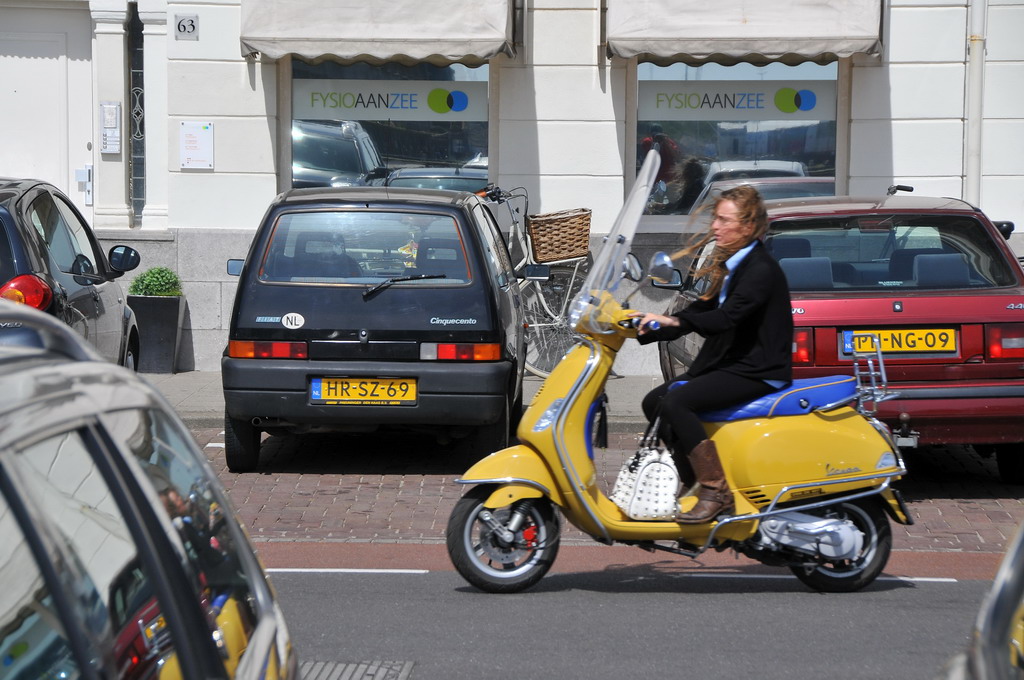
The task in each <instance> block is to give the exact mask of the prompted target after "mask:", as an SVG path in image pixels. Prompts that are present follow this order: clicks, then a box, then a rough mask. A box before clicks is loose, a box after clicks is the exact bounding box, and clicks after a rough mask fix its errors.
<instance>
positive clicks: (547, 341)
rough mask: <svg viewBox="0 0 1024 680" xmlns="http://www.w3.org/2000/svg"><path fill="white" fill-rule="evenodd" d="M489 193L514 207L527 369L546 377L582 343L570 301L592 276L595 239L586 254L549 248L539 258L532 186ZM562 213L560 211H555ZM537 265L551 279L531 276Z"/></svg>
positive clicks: (511, 244)
mask: <svg viewBox="0 0 1024 680" xmlns="http://www.w3.org/2000/svg"><path fill="white" fill-rule="evenodd" d="M484 195H485V197H486V198H487V199H488V200H489V201H492V202H493V203H496V204H499V205H504V206H506V207H507V208H508V211H509V216H510V218H511V220H512V224H511V230H510V232H509V237H508V248H509V253H510V254H511V255H512V261H513V262H515V263H516V265H515V266H514V267H513V270H514V271H515V272H516V275H517V277H519V279H518V280H519V286H520V292H521V293H522V299H523V314H524V319H525V322H526V370H527V371H529V372H530V373H532V374H533V375H535V376H537V377H540V378H546V377H548V375H550V374H551V371H552V370H554V368H555V366H556V365H557V364H558V362H559V361H561V359H562V357H563V356H565V353H566V352H568V351H569V350H570V349H571V348H572V347H573V345H575V344H576V333H575V332H574V331H573V329H572V328H571V327H570V326H569V321H568V317H569V305H570V304H571V303H572V300H573V298H575V297H576V294H577V293H578V292H579V290H580V288H582V287H583V281H584V280H585V279H586V278H587V273H588V272H589V271H590V265H591V264H592V263H593V257H592V255H591V254H590V249H589V241H588V243H587V246H586V254H585V255H576V254H573V256H572V257H560V256H559V255H558V254H557V253H555V254H554V255H552V253H551V252H548V253H547V254H545V255H542V256H541V257H538V256H537V250H538V249H537V246H538V243H536V242H535V239H534V238H533V236H532V235H531V234H530V230H529V228H526V227H524V224H525V220H524V216H526V215H528V214H529V212H528V208H529V196H528V195H527V192H526V189H524V188H523V187H516V188H515V189H513V190H512V191H505V190H503V189H501V188H500V187H496V186H489V187H488V188H487V189H486V190H485V194H484ZM520 201H521V205H520ZM574 212H575V211H574ZM585 212H586V219H587V224H586V238H587V239H589V234H590V227H589V215H590V211H589V210H587V211H585ZM558 214H560V213H552V215H558ZM543 217H545V216H537V215H535V216H532V219H537V218H543ZM577 228H579V227H578V225H577ZM580 233H582V232H580ZM575 252H579V250H578V249H577V250H576V251H575ZM532 264H545V265H548V267H549V268H550V275H549V276H548V277H547V279H546V280H537V279H531V278H528V277H527V276H525V274H524V273H523V268H524V266H526V265H532Z"/></svg>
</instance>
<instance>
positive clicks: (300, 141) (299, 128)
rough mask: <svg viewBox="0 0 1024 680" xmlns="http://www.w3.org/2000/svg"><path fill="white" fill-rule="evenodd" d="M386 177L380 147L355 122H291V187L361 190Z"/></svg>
mask: <svg viewBox="0 0 1024 680" xmlns="http://www.w3.org/2000/svg"><path fill="white" fill-rule="evenodd" d="M385 174H386V170H385V168H384V163H383V161H382V160H381V158H380V154H379V153H378V152H377V146H376V144H374V142H373V139H372V138H371V137H370V135H369V134H368V133H367V132H366V130H365V129H364V128H363V126H362V125H360V124H359V123H358V122H356V121H308V120H296V121H293V122H292V186H293V187H296V188H301V187H329V186H359V185H365V184H368V183H370V182H371V181H372V180H374V179H379V178H381V177H383V176H384V175H385Z"/></svg>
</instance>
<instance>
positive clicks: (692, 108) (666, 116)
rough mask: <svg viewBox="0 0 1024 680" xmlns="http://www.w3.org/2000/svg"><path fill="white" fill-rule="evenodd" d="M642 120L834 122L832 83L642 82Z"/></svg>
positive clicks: (639, 104) (834, 94)
mask: <svg viewBox="0 0 1024 680" xmlns="http://www.w3.org/2000/svg"><path fill="white" fill-rule="evenodd" d="M637 109H638V110H637V115H638V118H639V119H640V120H712V121H748V120H835V118H836V84H835V82H834V81H830V80H813V81H800V82H787V81H781V80H776V81H771V80H730V81H713V82H706V81H700V80H687V81H671V80H642V81H640V83H639V93H638V102H637Z"/></svg>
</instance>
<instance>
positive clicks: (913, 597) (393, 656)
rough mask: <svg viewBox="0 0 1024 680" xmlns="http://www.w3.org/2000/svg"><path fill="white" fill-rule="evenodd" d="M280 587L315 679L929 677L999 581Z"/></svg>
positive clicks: (582, 579) (397, 581) (318, 583)
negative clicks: (512, 588)
mask: <svg viewBox="0 0 1024 680" xmlns="http://www.w3.org/2000/svg"><path fill="white" fill-rule="evenodd" d="M272 579H273V581H274V583H275V586H276V588H277V590H278V593H279V595H280V599H281V602H282V607H283V609H284V612H285V616H286V618H287V620H288V622H289V627H290V630H291V632H292V634H293V636H294V641H295V644H296V648H297V650H298V653H299V659H300V664H301V665H302V666H303V669H304V670H306V671H307V673H306V675H305V677H306V678H307V680H308V679H310V678H313V677H329V674H330V672H332V671H334V672H339V675H338V677H345V676H344V675H341V673H343V672H344V670H349V671H350V672H351V671H353V670H354V669H358V668H359V667H360V664H363V666H362V667H363V668H364V669H366V668H371V667H372V668H374V669H375V671H376V672H375V673H374V674H373V676H371V675H370V674H369V673H367V674H365V675H355V677H359V678H363V677H377V678H409V679H410V680H460V679H466V680H478V679H479V678H484V677H488V678H508V679H533V678H536V679H537V680H541V679H543V680H550V679H551V678H588V679H590V678H592V679H593V680H612V679H614V680H621V679H622V678H633V677H640V678H659V677H661V678H682V677H700V678H742V677H756V678H761V679H763V680H770V679H773V678H778V679H779V680H790V679H791V678H794V677H796V678H812V677H842V678H844V679H847V680H851V679H860V678H863V679H864V680H868V679H871V680H875V679H877V678H886V677H897V678H901V680H915V679H917V678H920V679H922V680H924V679H927V678H934V677H935V676H936V673H937V672H939V670H940V669H941V667H942V665H943V663H945V662H946V660H947V659H948V658H949V656H951V655H952V654H953V653H955V652H956V651H958V650H959V649H961V648H962V647H963V646H964V644H965V643H966V641H967V634H968V631H969V630H970V627H971V624H972V622H973V615H974V612H976V611H977V607H978V604H979V603H980V601H981V598H982V596H983V592H984V590H985V587H986V584H985V583H983V582H980V581H959V582H950V581H937V582H935V581H911V580H900V579H893V578H883V579H880V580H879V581H877V582H876V583H875V584H873V585H872V586H870V587H869V588H868V589H866V590H864V591H861V592H859V593H852V594H843V595H822V594H818V593H812V592H810V591H808V590H807V589H806V588H805V587H804V586H802V585H801V584H800V583H799V582H798V581H797V580H796V579H794V578H792V577H787V576H782V575H779V576H766V575H747V576H744V575H729V576H711V577H708V576H701V575H697V574H692V573H691V574H676V575H665V574H656V573H654V571H653V570H652V569H651V568H650V567H649V566H644V567H632V566H631V567H627V568H623V569H619V570H611V571H602V572H593V573H584V574H579V573H575V574H569V573H562V574H552V575H549V576H548V577H547V578H546V579H544V580H543V581H542V582H541V583H540V584H539V585H538V586H537V587H536V588H535V589H533V590H531V591H529V592H527V593H522V594H517V595H488V594H483V593H480V592H478V591H476V590H474V589H472V588H470V587H469V586H467V585H466V584H465V583H464V582H463V581H462V580H461V579H460V578H459V577H458V576H457V575H456V574H453V573H450V572H425V573H408V572H402V573H398V572H390V573H380V572H377V573H337V572H335V573H294V572H275V573H273V574H272ZM313 669H316V670H318V671H320V672H321V673H322V675H319V676H317V675H314V674H313V673H310V672H308V671H310V670H313ZM339 669H343V670H341V671H339Z"/></svg>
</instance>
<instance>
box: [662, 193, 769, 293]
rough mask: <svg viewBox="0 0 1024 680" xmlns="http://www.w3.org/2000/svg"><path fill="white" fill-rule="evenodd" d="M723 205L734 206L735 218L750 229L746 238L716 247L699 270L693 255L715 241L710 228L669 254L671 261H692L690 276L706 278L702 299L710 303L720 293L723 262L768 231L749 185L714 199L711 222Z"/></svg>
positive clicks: (762, 210)
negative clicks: (706, 286) (706, 284)
mask: <svg viewBox="0 0 1024 680" xmlns="http://www.w3.org/2000/svg"><path fill="white" fill-rule="evenodd" d="M722 201H732V202H733V204H735V205H736V216H737V219H738V220H739V221H740V223H743V224H748V225H750V226H751V230H750V234H749V235H748V236H747V238H746V239H745V240H741V241H736V242H735V243H731V244H729V246H728V247H726V246H717V245H716V246H715V249H714V250H713V251H712V252H711V255H710V256H709V257H708V258H707V259H705V260H704V263H703V265H702V266H701V267H700V268H699V269H698V268H697V258H696V257H694V255H695V254H696V253H698V252H699V251H700V250H701V249H702V248H703V247H704V246H706V245H707V244H708V243H710V242H711V241H713V240H714V238H715V233H714V231H712V229H711V227H710V226H709V227H708V230H707V231H706V232H704V233H703V234H697V235H695V236H694V237H693V238H692V239H690V242H689V243H688V244H687V245H686V247H684V248H683V249H682V250H679V251H677V252H675V253H673V254H672V259H673V260H675V259H679V258H686V257H689V258H691V259H690V271H691V272H693V275H694V277H695V278H702V277H704V276H707V277H708V283H709V285H708V288H707V290H706V291H705V292H704V294H703V295H701V299H702V300H710V299H711V298H713V297H715V296H717V295H718V292H719V291H720V290H721V289H722V282H723V281H724V280H725V274H726V271H727V270H726V268H725V261H726V260H728V259H729V258H730V257H731V256H732V255H733V254H734V253H735V252H736V251H738V250H742V249H743V248H745V247H747V246H748V245H750V244H751V243H752V242H754V241H756V240H757V239H759V238H761V237H762V236H764V234H765V232H766V231H767V230H768V211H767V210H765V207H764V200H763V199H762V198H761V194H760V193H758V191H757V189H755V188H754V187H752V186H750V185H749V184H743V185H741V186H738V187H733V188H732V189H726V190H725V191H723V192H722V193H720V194H719V195H718V196H716V197H715V202H714V204H713V205H712V206H711V216H712V220H714V216H715V215H717V214H718V205H719V204H720V203H721V202H722Z"/></svg>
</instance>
